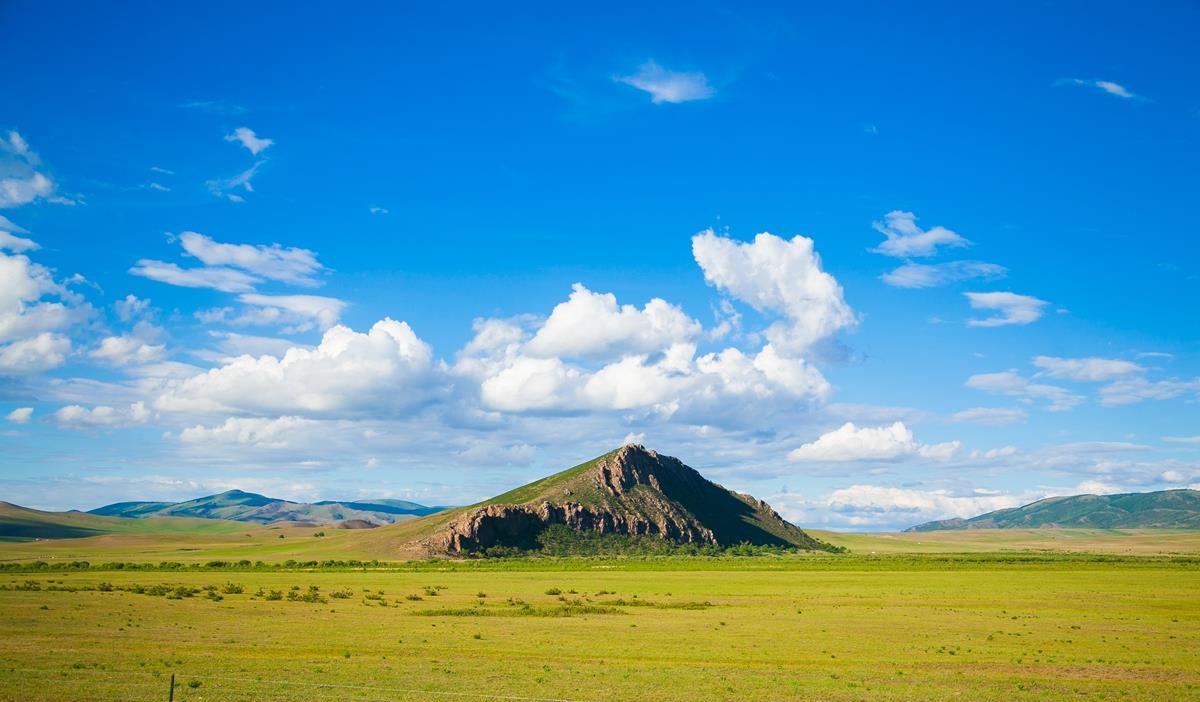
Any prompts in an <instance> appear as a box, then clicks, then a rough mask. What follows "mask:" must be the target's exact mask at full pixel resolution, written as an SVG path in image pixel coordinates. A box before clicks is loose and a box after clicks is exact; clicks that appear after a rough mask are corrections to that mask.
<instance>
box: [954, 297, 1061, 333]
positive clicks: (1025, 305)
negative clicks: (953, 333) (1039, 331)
mask: <svg viewBox="0 0 1200 702" xmlns="http://www.w3.org/2000/svg"><path fill="white" fill-rule="evenodd" d="M963 295H966V296H967V300H968V301H970V303H971V308H972V309H977V310H995V312H996V314H995V315H993V316H991V317H984V318H983V319H968V320H967V325H968V326H972V327H1003V326H1008V325H1010V324H1030V323H1032V322H1036V321H1037V320H1039V319H1041V318H1042V314H1043V312H1044V310H1043V308H1044V307H1045V306H1046V305H1048V304H1050V303H1048V302H1046V301H1045V300H1039V299H1038V298H1036V297H1032V296H1030V295H1018V294H1016V293H1012V292H969V293H963Z"/></svg>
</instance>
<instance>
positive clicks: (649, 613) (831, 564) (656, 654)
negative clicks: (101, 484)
mask: <svg viewBox="0 0 1200 702" xmlns="http://www.w3.org/2000/svg"><path fill="white" fill-rule="evenodd" d="M838 559H843V560H838ZM818 564H819V565H820V567H813V566H816V565H818ZM504 565H505V564H504V562H498V563H496V562H486V561H485V562H475V563H470V562H467V563H462V562H459V563H424V564H420V567H413V568H400V569H395V570H366V571H362V572H303V571H246V572H217V571H200V572H187V571H184V572H166V573H164V572H130V571H96V570H89V571H82V572H50V573H42V574H36V573H31V574H17V573H0V699H2V700H23V701H26V700H73V699H88V700H143V699H144V700H161V699H166V693H167V688H168V679H169V676H170V674H171V673H175V674H177V676H178V678H177V680H178V682H179V687H178V688H177V690H176V699H178V700H322V699H340V700H385V699H386V700H428V699H480V700H486V699H509V700H534V699H540V700H548V699H554V700H605V701H609V700H611V701H614V702H615V701H618V700H621V701H624V700H646V701H653V700H663V701H676V700H678V701H684V700H687V701H691V700H814V699H820V700H960V699H971V700H1014V699H1018V700H1019V699H1028V700H1183V699H1196V698H1197V697H1200V657H1198V656H1196V654H1195V651H1197V650H1200V577H1198V576H1200V566H1198V565H1197V561H1196V560H1195V559H1190V560H1187V559H1185V560H1177V561H1170V560H1166V559H1158V558H1130V557H1124V558H1116V559H1109V560H1108V561H1106V562H1096V561H1090V560H1088V559H1086V558H1072V557H1069V556H1064V557H1053V556H1048V557H1045V558H1043V559H1041V560H1038V561H1035V562H1031V563H1013V562H1001V561H995V562H992V561H989V560H988V559H987V558H981V559H979V560H975V561H971V562H970V565H966V566H962V565H959V566H954V565H951V564H950V562H949V561H946V560H942V559H941V558H940V557H938V556H929V557H922V556H907V557H883V558H876V559H869V558H866V557H860V556H853V555H850V556H837V555H825V556H822V557H821V559H820V560H819V561H812V562H810V561H806V560H805V559H804V558H793V557H776V558H748V559H729V558H725V559H714V560H712V561H710V565H712V566H714V567H708V568H706V567H702V566H701V567H697V563H696V559H692V560H690V561H688V560H687V559H665V560H662V561H660V562H656V563H649V564H648V563H645V562H623V561H619V560H618V561H597V560H588V559H574V560H570V561H556V562H554V563H553V564H552V567H546V568H539V567H538V565H537V563H531V562H530V561H524V562H520V563H513V564H511V565H514V566H520V567H515V568H512V569H506V568H504ZM547 565H548V566H550V565H551V564H547ZM676 565H679V566H681V567H678V568H677V567H675V566H676ZM156 585H157V586H167V587H160V588H158V589H157V590H155V589H154V586H156ZM206 586H207V587H212V588H213V591H212V593H211V594H210V593H209V592H208V591H206V590H204V589H203V588H205V587H206ZM313 587H315V588H317V589H316V590H313V589H312V588H313ZM35 588H36V589H35ZM293 588H296V589H295V590H293ZM137 590H141V592H140V593H139V592H137ZM238 590H240V592H237V591H238ZM272 591H274V593H277V594H273V592H272ZM276 597H277V598H278V599H272V598H276ZM218 598H219V599H218Z"/></svg>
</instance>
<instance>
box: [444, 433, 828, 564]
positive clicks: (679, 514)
mask: <svg viewBox="0 0 1200 702" xmlns="http://www.w3.org/2000/svg"><path fill="white" fill-rule="evenodd" d="M423 521H427V522H428V523H429V525H430V527H431V528H430V530H429V534H428V535H427V536H425V537H423V538H422V539H421V544H422V545H423V546H424V547H425V548H426V550H428V551H429V552H431V553H450V554H463V553H470V552H473V551H479V550H482V549H486V548H489V547H493V546H507V547H514V548H529V547H532V546H533V545H534V544H535V542H536V538H537V536H538V534H539V533H541V532H542V531H543V530H544V529H546V528H547V527H550V526H552V525H558V524H561V525H565V526H567V527H569V528H570V529H572V530H573V531H575V532H579V533H585V532H592V533H598V534H616V535H622V536H635V537H651V538H657V539H664V540H669V541H672V542H676V543H681V544H711V545H719V546H731V545H735V544H739V543H743V542H745V543H750V544H757V545H774V546H784V547H798V548H804V549H829V548H831V547H829V546H828V545H827V544H824V543H823V542H820V541H818V540H816V539H814V538H812V537H810V536H809V535H808V534H806V533H805V532H804V531H803V530H801V529H799V528H798V527H796V526H793V525H792V524H790V523H788V522H787V521H785V520H784V519H783V518H782V517H780V516H779V515H778V514H777V513H776V512H775V510H773V509H771V507H770V505H768V504H767V503H765V502H762V501H761V500H756V499H754V498H753V497H750V496H749V495H742V494H739V493H736V492H733V491H731V490H726V489H725V488H723V487H721V486H720V485H717V484H715V483H713V482H710V481H709V480H707V479H705V478H704V477H703V476H702V475H700V474H699V473H698V472H696V471H695V470H694V469H692V468H690V467H688V466H686V465H684V464H683V463H682V462H680V461H679V460H678V459H676V458H671V457H670V456H663V455H661V454H658V453H656V452H654V451H650V450H647V449H646V448H644V447H642V446H636V445H630V446H624V447H622V448H619V449H617V450H615V451H612V452H609V453H607V454H604V455H603V456H600V457H598V458H595V459H593V460H591V461H588V462H587V463H583V464H581V465H578V466H576V467H574V468H571V469H568V470H565V471H563V472H561V473H556V474H554V475H551V476H549V477H547V478H543V479H542V480H539V481H536V482H533V483H530V484H528V485H525V486H523V487H520V488H517V489H515V490H512V491H510V492H507V493H504V494H503V495H499V496H497V497H494V498H492V499H490V500H487V501H485V502H482V503H480V504H477V505H472V506H470V507H465V508H462V509H458V510H454V511H452V512H447V513H445V514H443V515H436V516H435V517H429V518H426V520H423Z"/></svg>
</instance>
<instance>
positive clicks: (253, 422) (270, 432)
mask: <svg viewBox="0 0 1200 702" xmlns="http://www.w3.org/2000/svg"><path fill="white" fill-rule="evenodd" d="M317 424H319V422H316V421H314V420H311V419H305V418H303V417H291V416H285V417H277V418H274V419H271V418H258V417H230V418H229V419H226V420H225V422H224V423H223V424H220V425H217V426H213V427H206V426H203V425H196V426H193V427H189V428H187V429H184V430H183V431H181V432H180V433H179V440H180V441H182V442H184V443H185V444H201V445H207V444H236V445H241V446H255V447H258V448H290V447H292V446H294V445H295V444H297V443H304V442H305V440H306V439H307V438H308V436H309V435H310V434H311V432H312V429H313V427H315V426H316V425H317Z"/></svg>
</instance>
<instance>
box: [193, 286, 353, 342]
mask: <svg viewBox="0 0 1200 702" xmlns="http://www.w3.org/2000/svg"><path fill="white" fill-rule="evenodd" d="M238 300H239V301H241V302H242V303H244V304H245V305H246V306H247V307H246V309H244V310H243V311H242V312H241V313H240V314H236V315H235V314H233V310H232V309H231V308H228V307H222V308H218V309H215V310H206V311H203V312H198V313H197V315H196V316H197V317H198V318H199V319H200V320H201V321H204V322H209V323H212V322H226V323H229V324H233V325H235V326H279V327H282V331H283V332H284V333H285V334H295V333H299V332H305V331H310V330H312V329H320V330H322V331H324V330H326V329H328V328H330V327H332V326H333V325H335V324H337V322H338V319H339V318H340V317H341V314H342V310H343V309H344V308H345V307H346V303H345V302H343V301H342V300H339V299H337V298H333V297H323V296H320V295H260V294H257V293H248V294H245V295H241V296H239V297H238Z"/></svg>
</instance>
